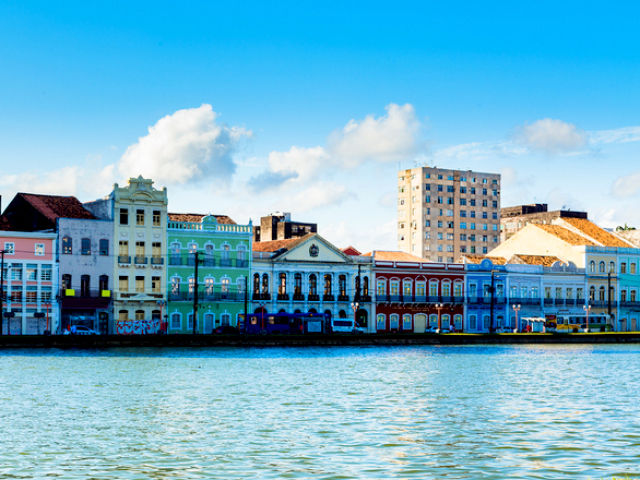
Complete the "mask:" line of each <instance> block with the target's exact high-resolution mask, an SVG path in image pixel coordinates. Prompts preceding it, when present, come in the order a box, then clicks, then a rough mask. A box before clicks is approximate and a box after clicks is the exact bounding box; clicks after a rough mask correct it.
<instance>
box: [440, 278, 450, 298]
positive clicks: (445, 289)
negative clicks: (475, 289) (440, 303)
mask: <svg viewBox="0 0 640 480" xmlns="http://www.w3.org/2000/svg"><path fill="white" fill-rule="evenodd" d="M442 296H443V297H450V296H451V282H450V281H448V280H445V281H444V282H442Z"/></svg>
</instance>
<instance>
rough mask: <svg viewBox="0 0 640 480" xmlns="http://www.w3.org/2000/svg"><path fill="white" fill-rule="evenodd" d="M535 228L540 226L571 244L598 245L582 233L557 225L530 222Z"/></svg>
mask: <svg viewBox="0 0 640 480" xmlns="http://www.w3.org/2000/svg"><path fill="white" fill-rule="evenodd" d="M530 225H533V226H534V227H536V228H540V229H542V230H544V231H545V232H547V233H550V234H551V235H553V236H555V237H558V238H559V239H560V240H563V241H565V242H567V243H569V244H571V245H589V246H598V244H597V243H594V242H592V241H591V240H589V239H588V238H585V237H583V236H582V235H578V234H577V233H574V232H572V231H571V230H567V229H566V228H564V227H561V226H559V225H539V224H530Z"/></svg>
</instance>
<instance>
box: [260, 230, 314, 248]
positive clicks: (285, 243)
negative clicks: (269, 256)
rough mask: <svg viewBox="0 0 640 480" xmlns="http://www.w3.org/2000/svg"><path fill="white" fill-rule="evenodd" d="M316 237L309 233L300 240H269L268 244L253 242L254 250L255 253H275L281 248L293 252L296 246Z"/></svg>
mask: <svg viewBox="0 0 640 480" xmlns="http://www.w3.org/2000/svg"><path fill="white" fill-rule="evenodd" d="M314 235H315V234H314V233H309V234H307V235H305V236H304V237H299V238H288V239H286V240H269V241H267V242H253V247H252V249H253V251H254V252H275V251H276V250H280V249H281V248H286V249H287V250H291V249H292V248H293V247H295V246H296V245H298V244H300V243H302V242H303V241H304V240H306V239H307V238H309V237H311V236H314Z"/></svg>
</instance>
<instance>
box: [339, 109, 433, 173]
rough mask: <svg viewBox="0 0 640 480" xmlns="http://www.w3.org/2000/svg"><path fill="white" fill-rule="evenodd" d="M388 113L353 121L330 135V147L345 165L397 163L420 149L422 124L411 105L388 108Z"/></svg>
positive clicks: (412, 155)
mask: <svg viewBox="0 0 640 480" xmlns="http://www.w3.org/2000/svg"><path fill="white" fill-rule="evenodd" d="M385 110H386V111H387V114H386V115H384V116H382V117H379V118H377V119H376V118H374V116H373V115H367V116H366V117H365V118H364V120H360V121H356V120H351V121H349V123H347V125H346V126H345V127H344V128H343V129H342V130H340V131H336V132H333V133H332V134H331V135H330V137H329V147H328V150H329V151H331V153H333V155H335V156H336V157H339V158H340V159H341V161H342V162H343V163H345V164H346V166H349V167H353V166H356V165H359V164H360V163H361V162H363V161H364V160H373V161H376V162H382V163H384V162H395V161H400V160H406V159H409V158H411V157H414V156H415V155H416V154H417V153H418V152H419V150H420V147H421V145H420V144H419V141H418V135H419V133H420V128H421V123H420V121H419V120H418V118H417V117H416V113H415V109H414V108H413V106H412V105H410V104H408V103H407V104H405V105H402V106H400V105H396V104H394V103H391V104H389V105H387V107H385Z"/></svg>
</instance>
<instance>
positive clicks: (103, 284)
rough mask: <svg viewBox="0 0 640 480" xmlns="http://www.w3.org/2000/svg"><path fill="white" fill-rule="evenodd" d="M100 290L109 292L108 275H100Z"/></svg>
mask: <svg viewBox="0 0 640 480" xmlns="http://www.w3.org/2000/svg"><path fill="white" fill-rule="evenodd" d="M98 288H99V289H100V291H102V290H109V277H108V276H107V275H100V277H99V278H98Z"/></svg>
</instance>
